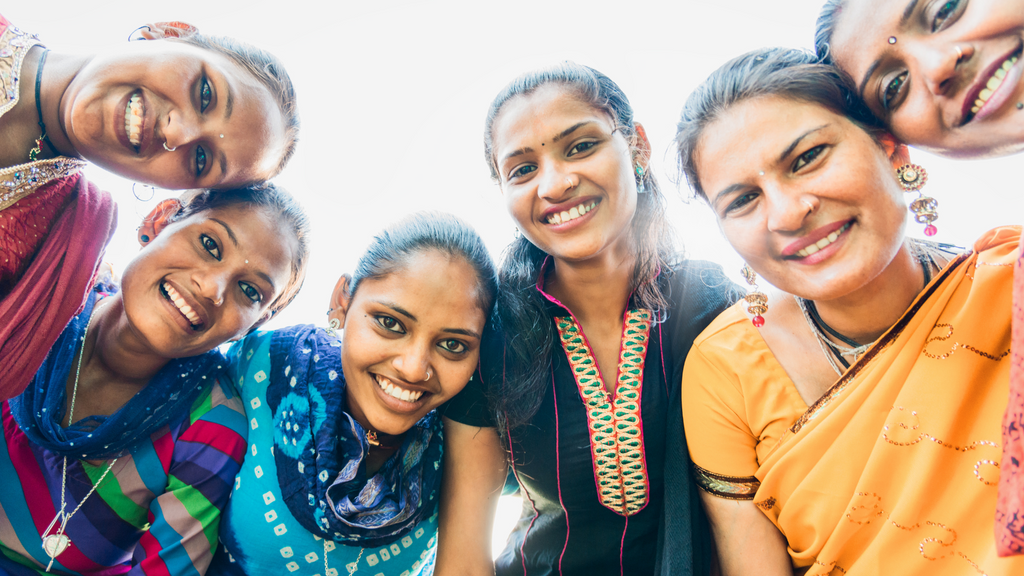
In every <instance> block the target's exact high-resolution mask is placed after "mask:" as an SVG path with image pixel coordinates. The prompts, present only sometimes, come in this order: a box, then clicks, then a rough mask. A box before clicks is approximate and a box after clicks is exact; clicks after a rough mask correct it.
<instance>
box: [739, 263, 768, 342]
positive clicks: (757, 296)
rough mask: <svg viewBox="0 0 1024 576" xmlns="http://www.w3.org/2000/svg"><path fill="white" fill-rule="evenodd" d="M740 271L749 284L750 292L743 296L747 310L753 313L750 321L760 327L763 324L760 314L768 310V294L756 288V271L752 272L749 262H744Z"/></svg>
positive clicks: (762, 317)
mask: <svg viewBox="0 0 1024 576" xmlns="http://www.w3.org/2000/svg"><path fill="white" fill-rule="evenodd" d="M740 273H741V274H743V278H744V279H745V280H746V281H747V284H750V292H749V293H748V294H747V295H746V296H745V297H744V298H743V299H744V300H746V301H747V312H748V313H750V314H753V315H754V318H753V319H751V320H750V322H751V323H752V324H753V325H754V327H755V328H760V327H761V326H764V316H761V314H764V313H765V312H767V311H768V295H767V294H765V293H764V292H761V291H760V290H759V289H758V288H757V272H754V269H753V268H751V267H750V264H744V265H743V268H741V269H740Z"/></svg>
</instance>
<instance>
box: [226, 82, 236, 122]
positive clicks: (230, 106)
mask: <svg viewBox="0 0 1024 576" xmlns="http://www.w3.org/2000/svg"><path fill="white" fill-rule="evenodd" d="M224 91H225V92H227V96H226V97H225V98H224V119H225V120H230V119H231V113H232V112H233V111H234V110H235V95H234V94H233V93H232V92H231V87H230V86H228V85H227V83H225V84H224Z"/></svg>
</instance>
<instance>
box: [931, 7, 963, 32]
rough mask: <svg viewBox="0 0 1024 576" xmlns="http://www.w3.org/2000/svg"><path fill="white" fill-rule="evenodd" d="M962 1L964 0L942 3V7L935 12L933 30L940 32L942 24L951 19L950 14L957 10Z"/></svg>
mask: <svg viewBox="0 0 1024 576" xmlns="http://www.w3.org/2000/svg"><path fill="white" fill-rule="evenodd" d="M962 1H963V0H949V1H947V2H943V3H942V7H941V8H939V10H938V11H937V12H936V13H935V19H934V20H933V21H932V32H938V31H939V30H940V29H941V28H942V26H944V25H945V24H946V22H947V21H949V17H950V15H951V14H952V13H954V12H956V10H957V8H959V7H960V3H961V2H962ZM940 20H941V22H940Z"/></svg>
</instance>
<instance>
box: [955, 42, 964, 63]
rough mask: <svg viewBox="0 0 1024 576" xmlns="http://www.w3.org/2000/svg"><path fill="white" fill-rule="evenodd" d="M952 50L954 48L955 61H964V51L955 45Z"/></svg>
mask: <svg viewBox="0 0 1024 576" xmlns="http://www.w3.org/2000/svg"><path fill="white" fill-rule="evenodd" d="M953 48H956V61H957V63H959V62H960V61H961V60H963V59H964V51H963V50H962V49H961V48H960V47H959V46H957V45H953Z"/></svg>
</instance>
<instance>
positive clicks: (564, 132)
mask: <svg viewBox="0 0 1024 576" xmlns="http://www.w3.org/2000/svg"><path fill="white" fill-rule="evenodd" d="M593 123H594V121H593V120H585V121H583V122H578V123H576V124H573V125H572V126H570V127H568V128H566V129H565V130H562V131H561V132H559V133H558V135H557V136H555V137H554V138H552V139H551V143H552V144H554V143H555V142H558V141H559V140H561V139H562V138H565V137H566V136H568V135H570V134H572V133H573V132H575V131H577V130H579V129H580V128H583V127H584V126H587V125H589V124H593ZM527 152H533V148H529V147H526V148H520V149H518V150H514V151H512V152H509V153H508V154H507V155H506V156H505V157H504V158H502V159H501V161H502V162H503V163H504V162H508V160H509V158H514V157H516V156H522V155H523V154H526V153H527Z"/></svg>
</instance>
